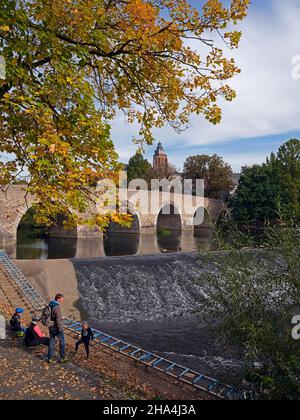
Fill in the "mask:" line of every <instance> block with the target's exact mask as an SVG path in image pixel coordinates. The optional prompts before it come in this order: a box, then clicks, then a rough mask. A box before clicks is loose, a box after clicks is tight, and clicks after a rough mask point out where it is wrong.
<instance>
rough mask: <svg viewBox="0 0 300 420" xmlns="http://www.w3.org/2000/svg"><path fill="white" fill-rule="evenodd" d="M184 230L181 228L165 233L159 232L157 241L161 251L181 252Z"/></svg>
mask: <svg viewBox="0 0 300 420" xmlns="http://www.w3.org/2000/svg"><path fill="white" fill-rule="evenodd" d="M181 241H182V232H181V230H172V231H168V232H165V233H160V232H158V234H157V243H158V246H159V248H160V252H179V251H181V250H182V247H181Z"/></svg>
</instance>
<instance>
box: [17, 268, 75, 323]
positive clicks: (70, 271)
mask: <svg viewBox="0 0 300 420" xmlns="http://www.w3.org/2000/svg"><path fill="white" fill-rule="evenodd" d="M14 262H15V264H16V265H17V267H18V268H19V269H20V270H21V271H22V272H23V274H24V275H25V276H26V277H27V278H28V280H29V281H30V282H31V284H32V285H33V286H34V287H35V288H36V289H37V290H38V291H39V292H40V293H41V295H42V296H43V297H44V298H45V299H46V300H49V301H50V300H52V299H54V297H55V295H56V293H62V294H63V295H64V296H65V303H64V314H65V316H70V317H71V318H73V319H78V320H80V318H81V316H80V312H79V310H78V309H77V307H76V304H77V302H78V299H79V292H78V284H77V278H76V273H75V270H74V267H73V264H72V262H71V261H69V260H15V261H14Z"/></svg>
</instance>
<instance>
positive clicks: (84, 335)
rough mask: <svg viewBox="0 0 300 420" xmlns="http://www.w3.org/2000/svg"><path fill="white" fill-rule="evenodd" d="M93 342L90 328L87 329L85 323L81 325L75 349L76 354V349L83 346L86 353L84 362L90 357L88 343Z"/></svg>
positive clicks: (87, 325) (87, 326)
mask: <svg viewBox="0 0 300 420" xmlns="http://www.w3.org/2000/svg"><path fill="white" fill-rule="evenodd" d="M92 340H94V334H93V331H92V330H91V328H90V327H89V324H88V323H87V322H83V323H82V330H81V336H80V339H79V341H77V343H76V346H75V349H76V353H77V352H78V347H79V346H80V344H84V347H85V352H86V360H88V358H89V355H90V343H91V341H92Z"/></svg>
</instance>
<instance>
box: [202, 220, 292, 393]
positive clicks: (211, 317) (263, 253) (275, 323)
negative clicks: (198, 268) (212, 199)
mask: <svg viewBox="0 0 300 420" xmlns="http://www.w3.org/2000/svg"><path fill="white" fill-rule="evenodd" d="M230 232H231V233H230V235H228V230H227V231H226V233H225V235H224V233H223V232H222V231H220V229H219V230H217V232H216V238H217V241H218V242H219V247H220V248H221V249H224V250H225V251H226V252H225V253H223V254H222V253H217V255H215V254H214V253H211V254H210V255H209V257H208V258H209V259H210V263H211V266H212V270H211V271H209V272H207V273H206V274H205V276H204V277H205V281H203V277H202V278H201V284H203V283H204V284H205V285H206V286H205V287H204V290H203V302H202V303H203V305H202V306H201V307H202V308H203V310H202V311H201V318H202V317H204V318H205V319H206V320H207V321H208V322H209V324H210V325H211V324H212V323H213V324H214V325H215V328H216V329H217V331H218V333H219V334H220V335H221V336H222V337H223V339H224V340H225V341H226V343H228V344H229V345H234V346H236V347H237V348H238V349H240V352H241V356H242V359H243V360H244V361H245V375H244V376H243V377H242V378H241V379H240V381H239V382H238V384H237V386H238V388H239V389H240V390H243V392H244V394H243V396H245V397H246V398H254V399H289V400H292V399H295V400H297V399H299V398H300V342H299V341H296V340H294V339H293V338H292V328H293V325H292V318H293V315H295V314H300V306H299V296H300V233H299V230H298V227H297V225H295V223H294V222H293V221H292V222H287V219H286V218H285V217H284V215H282V213H280V212H277V224H276V226H268V227H267V228H266V229H265V231H264V233H263V234H262V235H260V236H259V237H257V236H256V237H252V236H251V235H250V234H249V233H245V232H241V231H240V230H239V229H238V227H237V226H233V227H232V229H230Z"/></svg>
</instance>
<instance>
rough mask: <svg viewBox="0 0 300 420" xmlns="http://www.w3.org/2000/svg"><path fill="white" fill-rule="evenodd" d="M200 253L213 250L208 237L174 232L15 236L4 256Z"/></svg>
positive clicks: (191, 232)
mask: <svg viewBox="0 0 300 420" xmlns="http://www.w3.org/2000/svg"><path fill="white" fill-rule="evenodd" d="M199 249H202V250H206V251H210V250H215V249H216V248H215V246H214V245H213V241H212V237H211V235H204V236H201V237H195V236H194V234H193V230H192V229H191V230H187V231H186V230H183V231H181V230H178V229H177V230H176V229H174V230H169V231H168V230H164V231H163V232H158V233H156V232H155V231H152V232H149V233H142V234H136V233H125V232H122V233H117V232H110V233H109V234H107V235H105V236H104V239H103V240H102V239H79V238H49V237H44V238H39V237H32V236H28V235H25V234H24V232H23V234H22V235H18V240H17V244H16V245H15V246H10V247H8V248H7V252H8V253H9V255H10V256H11V257H12V258H17V259H60V258H97V257H105V256H124V255H149V254H159V253H171V252H180V251H182V252H193V251H197V250H199Z"/></svg>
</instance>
